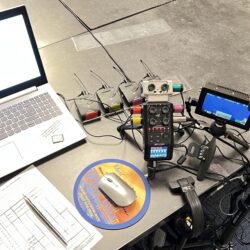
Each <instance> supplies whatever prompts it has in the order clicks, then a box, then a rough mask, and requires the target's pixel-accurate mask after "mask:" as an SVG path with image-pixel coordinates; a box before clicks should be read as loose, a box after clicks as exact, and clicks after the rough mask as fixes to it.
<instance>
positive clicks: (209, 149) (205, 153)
mask: <svg viewBox="0 0 250 250" xmlns="http://www.w3.org/2000/svg"><path fill="white" fill-rule="evenodd" d="M215 150H216V137H213V138H212V139H211V141H209V142H208V143H205V142H204V143H203V144H198V143H195V142H192V143H190V144H189V147H188V155H189V156H191V157H196V158H197V159H199V160H200V161H201V162H200V165H199V170H198V174H197V180H199V181H202V180H204V178H205V175H206V173H207V170H208V169H209V167H210V164H211V162H212V160H213V158H214V155H215Z"/></svg>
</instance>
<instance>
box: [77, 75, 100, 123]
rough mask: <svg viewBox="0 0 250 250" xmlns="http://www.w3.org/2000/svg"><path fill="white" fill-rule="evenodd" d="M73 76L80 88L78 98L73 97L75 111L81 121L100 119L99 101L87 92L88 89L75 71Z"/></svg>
mask: <svg viewBox="0 0 250 250" xmlns="http://www.w3.org/2000/svg"><path fill="white" fill-rule="evenodd" d="M74 78H75V81H76V83H77V84H78V85H79V87H80V88H81V89H82V91H81V93H80V94H79V95H78V98H76V99H75V105H76V111H77V113H78V115H79V117H80V119H81V121H82V122H90V121H94V120H98V119H101V111H100V108H99V105H98V103H99V101H98V100H97V98H96V96H95V95H94V94H91V93H89V91H88V89H87V88H86V86H85V85H84V83H83V82H82V80H81V79H80V78H79V76H78V75H77V74H76V73H74Z"/></svg>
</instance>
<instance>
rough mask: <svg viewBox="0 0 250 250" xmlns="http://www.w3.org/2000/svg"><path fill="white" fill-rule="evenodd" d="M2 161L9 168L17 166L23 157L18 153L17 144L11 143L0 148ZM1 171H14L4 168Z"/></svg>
mask: <svg viewBox="0 0 250 250" xmlns="http://www.w3.org/2000/svg"><path fill="white" fill-rule="evenodd" d="M0 159H1V162H3V163H5V164H7V166H6V167H7V168H15V166H16V164H17V163H18V162H20V160H21V159H22V156H21V154H20V152H19V151H18V148H17V146H16V144H15V143H14V142H10V143H8V144H5V145H3V146H1V147H0ZM1 169H2V170H3V171H8V172H9V170H12V169H4V168H1ZM0 172H1V171H0Z"/></svg>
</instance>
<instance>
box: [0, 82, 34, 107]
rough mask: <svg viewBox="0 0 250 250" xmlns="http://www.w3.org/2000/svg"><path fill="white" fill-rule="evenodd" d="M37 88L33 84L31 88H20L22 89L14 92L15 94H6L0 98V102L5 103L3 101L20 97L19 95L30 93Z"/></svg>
mask: <svg viewBox="0 0 250 250" xmlns="http://www.w3.org/2000/svg"><path fill="white" fill-rule="evenodd" d="M37 90H38V88H37V87H36V86H33V87H31V88H28V89H25V90H22V91H20V92H18V93H15V94H12V95H10V96H6V97H4V98H2V99H0V104H3V103H5V102H9V101H12V100H14V99H17V98H19V97H21V96H25V95H28V94H30V93H32V92H35V91H37Z"/></svg>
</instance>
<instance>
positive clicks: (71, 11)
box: [58, 0, 131, 82]
mask: <svg viewBox="0 0 250 250" xmlns="http://www.w3.org/2000/svg"><path fill="white" fill-rule="evenodd" d="M58 1H59V2H60V3H61V4H62V5H63V6H64V7H65V8H66V9H67V10H68V11H69V12H70V13H71V14H72V15H73V16H74V17H75V18H76V19H77V21H78V22H79V23H80V24H81V25H82V26H83V27H84V28H85V29H86V30H87V31H88V32H89V34H90V35H91V36H92V37H93V38H94V39H95V41H96V42H97V43H98V44H99V45H100V46H101V47H102V48H103V50H104V51H105V52H106V54H107V55H108V57H109V58H110V59H111V60H112V61H113V63H114V64H115V65H116V66H117V67H118V68H119V69H120V71H121V72H122V73H123V75H124V76H125V77H126V79H127V80H128V81H129V82H131V80H130V79H129V77H128V76H127V75H126V74H125V72H124V71H123V69H122V68H121V66H120V65H119V64H118V63H117V62H116V60H115V59H114V58H113V57H112V56H111V54H110V53H109V51H108V50H107V49H106V48H105V46H104V45H103V44H102V43H101V42H100V41H99V40H98V39H97V38H96V36H95V35H94V34H93V33H92V31H91V29H90V28H89V26H88V25H87V24H86V23H85V22H84V21H83V20H82V19H81V18H80V17H79V16H78V15H77V14H76V13H75V12H74V11H73V10H72V9H71V8H70V7H69V6H68V5H67V4H66V3H64V2H63V1H61V0H58Z"/></svg>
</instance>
